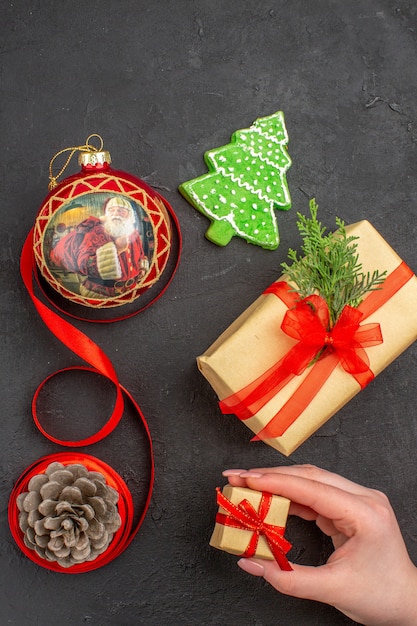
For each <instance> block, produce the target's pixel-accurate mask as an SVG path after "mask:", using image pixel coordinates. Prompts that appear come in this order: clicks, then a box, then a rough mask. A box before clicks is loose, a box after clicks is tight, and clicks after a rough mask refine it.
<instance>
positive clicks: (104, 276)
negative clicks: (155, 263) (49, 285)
mask: <svg viewBox="0 0 417 626" xmlns="http://www.w3.org/2000/svg"><path fill="white" fill-rule="evenodd" d="M97 196H99V197H97ZM77 200H78V202H77V205H76V206H72V205H71V206H69V207H66V208H65V210H64V211H60V212H59V213H60V215H57V216H56V217H55V219H54V223H53V225H52V228H51V229H50V230H49V232H50V236H51V241H50V251H49V263H48V265H49V268H50V270H51V272H52V273H53V274H54V276H55V277H56V278H58V279H59V280H60V282H62V283H63V284H64V285H65V286H66V288H68V289H70V290H71V291H74V292H78V293H80V294H81V295H82V296H83V297H86V298H95V299H97V298H99V299H103V298H112V297H115V296H117V295H120V294H124V293H127V292H128V291H130V290H132V289H134V288H135V287H136V285H137V284H138V283H140V281H141V280H142V279H143V277H144V276H145V275H146V274H147V272H148V271H149V266H150V257H151V255H152V241H151V240H152V237H151V236H150V230H149V228H150V224H149V220H148V221H147V220H146V214H145V213H144V211H143V210H142V211H141V215H140V216H139V215H138V213H139V208H141V207H139V205H137V203H136V202H132V201H130V200H129V199H128V198H127V197H125V196H122V195H115V194H110V193H101V194H90V197H88V194H86V197H85V198H84V199H83V198H82V197H81V198H80V197H79V198H78V199H77ZM83 200H84V201H83ZM99 204H100V206H99V207H98V205H99ZM139 217H140V219H139ZM145 248H146V249H145ZM74 276H75V278H74Z"/></svg>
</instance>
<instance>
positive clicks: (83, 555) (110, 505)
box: [16, 462, 121, 568]
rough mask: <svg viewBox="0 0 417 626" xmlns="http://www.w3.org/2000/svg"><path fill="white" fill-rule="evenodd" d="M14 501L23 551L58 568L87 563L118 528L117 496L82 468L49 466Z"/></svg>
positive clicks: (102, 480)
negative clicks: (22, 537) (28, 550)
mask: <svg viewBox="0 0 417 626" xmlns="http://www.w3.org/2000/svg"><path fill="white" fill-rule="evenodd" d="M28 489H29V491H26V492H24V493H21V494H20V495H19V496H18V497H17V500H16V502H17V506H18V508H19V511H20V513H19V526H20V529H21V530H22V532H23V533H24V542H25V544H26V546H27V547H28V548H30V549H32V550H35V551H36V552H37V554H38V555H39V556H40V557H42V558H44V559H46V560H48V561H56V562H57V563H58V564H59V565H61V566H62V567H66V568H67V567H71V566H72V565H76V564H80V563H83V562H85V561H93V560H94V559H95V558H96V557H98V556H99V555H100V554H102V553H103V552H104V551H105V550H106V549H107V547H108V546H109V544H110V542H111V540H112V538H113V535H114V533H115V532H116V531H117V530H118V529H119V528H120V526H121V519H120V515H119V511H118V509H117V502H118V499H119V494H118V492H117V491H116V490H115V489H113V488H112V487H110V486H109V485H107V483H106V479H105V477H104V476H103V474H101V473H100V472H94V471H89V470H88V469H87V468H86V467H85V466H84V465H82V464H73V465H62V464H61V463H57V462H54V463H51V464H50V465H48V467H47V469H46V470H45V473H44V474H36V475H35V476H33V477H32V478H31V479H30V481H29V484H28Z"/></svg>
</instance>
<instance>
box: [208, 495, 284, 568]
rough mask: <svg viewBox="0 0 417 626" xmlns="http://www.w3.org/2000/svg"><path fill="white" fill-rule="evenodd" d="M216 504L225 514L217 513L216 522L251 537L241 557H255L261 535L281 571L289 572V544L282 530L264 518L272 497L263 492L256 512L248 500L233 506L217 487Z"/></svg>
mask: <svg viewBox="0 0 417 626" xmlns="http://www.w3.org/2000/svg"><path fill="white" fill-rule="evenodd" d="M216 491H217V504H218V505H219V506H220V507H222V508H223V509H224V510H225V511H227V514H225V513H217V515H216V522H217V523H218V524H222V525H223V526H230V527H232V528H239V529H241V530H249V531H251V532H252V536H251V538H250V540H249V543H248V546H247V548H246V550H245V552H244V553H243V554H242V556H244V557H246V558H249V557H252V556H254V555H255V552H256V548H257V545H258V541H259V537H260V536H261V535H263V536H264V537H265V539H266V541H267V543H268V546H269V549H270V550H271V552H272V554H273V556H274V559H275V560H276V562H277V563H278V565H279V566H280V568H281V569H282V570H285V571H291V570H292V567H291V565H290V564H289V562H288V559H287V557H286V556H285V555H286V554H287V552H288V551H289V550H290V549H291V544H290V542H289V541H287V540H286V539H285V537H284V530H285V529H284V528H283V527H282V526H274V525H273V524H268V523H267V522H265V517H266V515H267V513H268V511H269V508H270V506H271V502H272V495H271V494H270V493H266V492H263V493H262V497H261V501H260V503H259V507H258V511H256V509H255V508H254V507H253V506H252V504H251V503H250V502H249V501H248V500H242V501H241V502H239V504H237V505H236V504H233V502H230V500H229V499H228V498H226V496H225V495H223V493H222V492H221V491H220V489H219V488H218V487H217V489H216Z"/></svg>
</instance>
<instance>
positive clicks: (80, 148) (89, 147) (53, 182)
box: [48, 133, 110, 191]
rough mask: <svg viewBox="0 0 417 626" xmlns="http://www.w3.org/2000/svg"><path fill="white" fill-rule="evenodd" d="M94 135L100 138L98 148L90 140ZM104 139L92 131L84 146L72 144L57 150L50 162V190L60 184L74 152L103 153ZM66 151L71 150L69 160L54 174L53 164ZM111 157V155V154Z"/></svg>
mask: <svg viewBox="0 0 417 626" xmlns="http://www.w3.org/2000/svg"><path fill="white" fill-rule="evenodd" d="M93 137H97V138H98V139H99V140H100V147H99V148H96V147H95V146H93V145H92V144H91V143H90V140H91V139H92V138H93ZM103 145H104V142H103V139H102V137H101V136H100V135H98V134H97V133H92V134H91V135H89V136H88V137H87V139H86V142H85V144H84V145H82V146H71V147H70V148H63V149H62V150H60V151H59V152H57V153H56V154H54V156H53V157H52V159H51V161H50V163H49V185H48V189H49V191H52V189H55V187H56V186H57V185H58V178H59V177H60V176H62V174H63V173H64V172H65V170H66V169H67V167H68V165H69V163H70V161H71V159H72V157H73V156H74V154H75V153H76V152H84V153H87V154H93V153H102V150H103ZM65 152H69V153H70V154H69V156H68V158H67V160H66V161H65V163H64V165H63V166H62V168H61V169H60V171H59V172H58V174H57V175H56V176H54V175H53V172H52V168H53V164H54V162H55V159H57V158H58V157H59V156H61V154H64V153H65ZM102 154H108V153H102ZM109 157H110V155H109Z"/></svg>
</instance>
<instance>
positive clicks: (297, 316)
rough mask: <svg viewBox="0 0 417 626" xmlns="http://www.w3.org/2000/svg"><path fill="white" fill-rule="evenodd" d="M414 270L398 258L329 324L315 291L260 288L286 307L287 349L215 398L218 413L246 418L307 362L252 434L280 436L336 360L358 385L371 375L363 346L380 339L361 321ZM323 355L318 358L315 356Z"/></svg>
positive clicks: (278, 285)
mask: <svg viewBox="0 0 417 626" xmlns="http://www.w3.org/2000/svg"><path fill="white" fill-rule="evenodd" d="M413 276H414V274H413V272H412V271H411V269H410V268H409V267H408V266H407V265H406V264H405V263H404V262H401V263H400V265H398V267H397V268H396V269H395V270H393V271H392V272H391V274H389V275H388V277H387V278H386V279H385V281H384V284H383V286H382V289H380V290H376V291H373V292H371V293H370V294H368V296H367V297H366V298H365V299H364V300H363V301H362V302H361V304H360V305H359V307H358V308H357V309H354V308H352V307H349V306H346V307H345V308H344V309H343V311H342V313H341V315H340V317H339V319H338V320H337V322H336V324H335V325H334V327H333V328H332V329H330V326H329V312H328V309H327V304H326V303H325V301H324V300H323V299H322V298H320V296H315V295H314V296H310V297H309V298H306V299H304V300H301V301H300V300H298V295H297V294H296V292H294V291H293V290H292V289H291V287H290V286H289V285H288V284H287V283H285V282H283V281H277V282H275V283H273V284H272V285H270V286H269V287H268V288H267V289H266V290H265V291H264V294H275V295H276V296H277V297H278V298H280V300H282V302H283V303H284V304H285V305H286V306H287V307H288V309H289V310H288V311H287V313H286V315H285V317H284V320H283V322H282V326H281V327H282V330H283V331H284V332H285V333H287V334H288V335H289V336H291V337H293V338H294V339H297V341H298V343H297V344H296V345H294V346H293V347H292V348H291V349H290V350H289V352H288V353H287V354H286V355H284V356H283V357H282V358H281V359H280V360H279V361H278V362H277V363H274V364H273V365H272V366H271V367H270V368H269V369H268V370H266V371H265V372H264V373H263V374H261V375H260V376H259V377H258V378H257V379H256V380H254V381H253V382H251V383H249V384H248V385H246V387H244V388H243V389H240V390H239V391H237V392H236V393H233V394H232V395H230V396H228V397H227V398H225V399H224V400H222V401H221V402H220V409H221V411H222V413H235V415H237V417H238V418H239V419H241V420H246V419H249V418H251V417H253V416H254V415H256V413H257V412H258V411H260V410H261V409H262V408H263V407H264V406H265V405H266V404H267V403H268V402H269V401H270V400H271V399H272V398H273V397H274V396H275V395H276V394H277V393H278V392H279V391H280V390H281V389H283V387H285V385H286V384H287V383H288V382H289V381H290V380H291V379H292V378H294V376H296V375H297V374H301V373H302V372H303V371H304V370H305V369H306V367H307V366H308V365H309V364H310V363H312V367H311V368H310V371H309V372H308V374H307V375H306V376H305V377H304V379H303V380H302V381H301V383H300V385H299V386H298V387H297V389H296V390H295V391H294V393H293V394H292V396H291V397H290V398H289V400H287V401H286V402H285V403H284V405H283V406H282V407H281V408H280V409H279V410H278V412H277V413H276V414H275V415H274V416H273V417H272V418H271V419H270V421H269V422H268V423H267V424H266V425H265V426H264V427H263V428H262V430H261V431H260V432H258V433H257V435H256V437H254V439H271V438H275V437H280V436H281V435H283V434H284V433H285V431H286V430H287V429H288V428H289V427H290V426H291V424H293V423H294V422H295V420H296V419H297V418H298V417H299V416H300V415H301V413H302V412H303V411H304V410H305V409H306V407H307V406H308V405H309V403H310V402H311V401H312V400H313V398H314V397H315V396H316V394H317V393H318V391H319V390H320V389H321V387H322V386H323V385H324V383H325V382H326V381H327V379H328V378H329V376H330V375H331V373H332V372H333V370H334V369H335V367H336V366H337V365H338V364H339V363H340V364H341V365H342V367H343V368H344V369H345V371H346V372H348V373H349V374H351V375H352V376H354V378H355V380H356V381H357V382H358V384H359V385H360V387H361V388H362V389H363V388H364V387H365V386H366V385H367V384H368V383H369V382H370V381H371V380H372V379H373V378H374V374H373V372H372V371H371V369H370V368H369V359H368V356H367V354H366V352H365V350H364V348H365V347H369V346H374V345H377V344H379V343H381V342H382V336H381V330H380V327H379V324H375V323H374V324H363V325H361V326H360V321H361V320H363V319H366V318H367V317H369V316H370V315H372V314H373V313H374V312H375V311H377V310H378V309H379V308H380V307H381V306H383V305H384V304H385V303H386V302H388V300H389V299H390V298H392V297H393V296H394V295H395V294H396V293H397V291H399V290H400V289H401V288H402V287H403V286H404V285H405V284H406V283H407V282H408V281H409V280H410V279H411V278H412V277H413ZM319 357H323V358H319Z"/></svg>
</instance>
